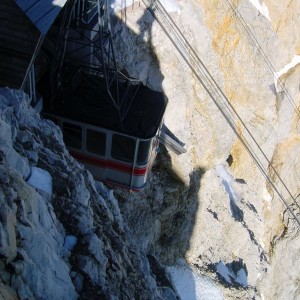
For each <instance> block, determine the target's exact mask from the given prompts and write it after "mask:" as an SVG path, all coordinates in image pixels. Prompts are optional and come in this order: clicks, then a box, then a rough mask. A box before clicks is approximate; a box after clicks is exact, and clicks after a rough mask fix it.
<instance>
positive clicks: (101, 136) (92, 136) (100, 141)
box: [86, 129, 106, 156]
mask: <svg viewBox="0 0 300 300" xmlns="http://www.w3.org/2000/svg"><path fill="white" fill-rule="evenodd" d="M105 144H106V135H105V133H103V132H99V131H95V130H90V129H87V131H86V149H87V151H88V152H91V153H94V154H97V155H102V156H104V155H105Z"/></svg>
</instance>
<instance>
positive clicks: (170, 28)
mask: <svg viewBox="0 0 300 300" xmlns="http://www.w3.org/2000/svg"><path fill="white" fill-rule="evenodd" d="M143 2H144V4H145V5H146V7H147V9H148V10H149V12H150V13H151V14H152V16H153V17H154V19H155V20H156V21H157V22H158V24H159V25H160V26H161V28H162V29H163V31H164V32H165V33H166V35H167V36H168V37H169V39H170V41H171V42H172V43H173V45H174V46H175V48H176V49H177V50H178V52H179V53H180V55H181V56H182V58H183V59H184V61H185V62H186V63H187V65H188V66H189V67H190V69H191V71H192V72H193V74H194V75H195V76H196V78H197V79H198V81H199V82H200V83H201V85H202V86H203V87H204V89H205V90H206V92H207V93H208V95H209V96H210V98H211V99H212V100H213V102H214V103H215V105H216V106H217V108H218V109H219V110H220V112H221V113H222V115H223V116H224V118H225V119H226V121H227V123H228V124H229V126H230V127H231V128H232V130H233V131H234V133H235V134H236V135H237V137H238V138H239V140H240V141H241V143H242V144H243V146H244V147H245V149H246V150H247V152H248V153H249V155H250V156H251V158H252V159H253V160H254V162H255V164H256V165H257V167H258V169H259V170H260V172H261V173H262V174H263V176H264V177H265V178H266V179H267V181H268V182H269V183H270V185H271V186H272V188H273V190H274V191H275V192H276V193H277V194H278V196H279V198H280V199H281V201H282V203H283V204H284V205H285V207H286V208H287V210H288V212H289V213H290V215H291V216H292V218H293V219H294V220H295V221H296V222H297V223H298V225H299V226H300V220H299V218H298V217H297V215H296V214H295V213H294V211H293V209H292V207H291V205H295V206H296V207H298V209H300V206H299V204H298V203H297V202H296V200H295V199H294V197H293V196H292V194H291V192H290V191H289V189H288V187H287V186H286V184H285V183H284V182H283V180H282V179H281V177H280V175H279V174H278V172H277V171H276V170H275V168H274V167H273V165H272V163H271V161H270V160H269V159H268V158H267V156H266V154H265V153H264V151H263V150H262V148H261V147H260V146H259V144H258V142H257V141H256V140H255V138H254V136H253V135H252V133H251V132H250V130H249V129H248V127H247V126H246V124H245V122H244V121H243V120H242V119H241V117H240V115H239V114H238V112H237V111H236V110H235V108H234V107H233V106H232V104H231V103H230V101H229V99H228V98H227V97H226V95H225V94H224V92H223V91H222V89H221V88H220V86H219V85H218V84H217V82H216V81H215V79H214V78H213V76H212V75H211V74H210V72H209V71H208V69H207V68H206V66H205V65H204V63H203V62H202V60H201V59H200V58H199V56H198V55H197V53H196V52H195V51H194V49H193V48H192V46H191V45H190V43H189V42H188V40H187V39H186V38H185V37H184V35H183V33H182V32H181V30H180V29H179V27H178V26H177V25H176V23H175V22H174V21H173V19H172V18H171V17H170V15H169V14H168V12H167V11H166V10H165V8H164V7H163V5H162V4H161V3H160V1H158V0H154V1H150V0H143ZM237 121H239V122H240V124H241V125H242V126H243V128H244V129H245V132H246V133H247V134H248V139H246V137H245V136H244V135H243V134H241V133H239V130H238V126H237ZM249 141H251V142H252V146H251V144H250V142H249ZM253 147H256V148H257V149H258V151H254V149H253ZM256 152H258V153H259V154H260V155H261V156H262V158H264V159H265V160H266V162H267V165H268V167H269V168H270V169H271V170H272V171H273V172H274V175H275V176H276V177H277V178H278V180H279V182H280V183H281V184H282V186H283V188H284V189H285V191H286V192H287V193H288V195H289V196H290V199H292V200H293V203H292V204H289V203H287V201H286V199H285V198H284V197H283V195H282V194H281V192H280V191H279V189H278V187H277V186H276V185H275V183H274V182H273V180H272V179H271V178H270V176H269V175H268V171H267V169H266V167H264V164H263V163H262V161H261V159H260V158H259V157H258V156H257V153H256Z"/></svg>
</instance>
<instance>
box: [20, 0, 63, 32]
mask: <svg viewBox="0 0 300 300" xmlns="http://www.w3.org/2000/svg"><path fill="white" fill-rule="evenodd" d="M66 2H67V0H16V3H17V4H18V6H19V7H20V8H21V10H22V11H23V12H24V13H25V14H26V16H27V17H28V18H29V19H30V21H31V22H32V24H33V25H34V26H35V27H36V28H37V29H38V30H39V32H40V33H42V34H43V35H46V33H47V32H48V30H49V28H50V27H51V25H52V24H53V22H54V20H55V19H56V17H57V16H58V14H59V12H60V11H61V9H62V8H63V7H64V5H65V4H66Z"/></svg>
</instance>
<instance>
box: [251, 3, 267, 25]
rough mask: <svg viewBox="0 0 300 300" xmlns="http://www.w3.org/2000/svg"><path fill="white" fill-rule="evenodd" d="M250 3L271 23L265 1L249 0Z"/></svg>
mask: <svg viewBox="0 0 300 300" xmlns="http://www.w3.org/2000/svg"><path fill="white" fill-rule="evenodd" d="M249 1H250V2H251V4H252V5H253V6H254V7H255V8H256V9H257V10H258V11H259V12H260V13H261V14H262V15H263V16H264V17H265V18H267V19H268V20H269V21H270V22H271V18H270V13H269V9H268V7H267V5H266V4H265V2H264V1H261V0H249Z"/></svg>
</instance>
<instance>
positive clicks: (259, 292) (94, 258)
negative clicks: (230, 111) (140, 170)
mask: <svg viewBox="0 0 300 300" xmlns="http://www.w3.org/2000/svg"><path fill="white" fill-rule="evenodd" d="M163 3H164V4H165V7H166V8H167V10H168V11H169V13H170V14H171V16H172V18H173V19H174V20H175V22H176V23H177V24H178V26H179V28H180V30H181V31H182V32H183V33H184V35H185V37H186V38H187V39H188V41H189V43H190V44H191V45H192V47H193V49H195V51H196V52H197V54H198V55H199V57H200V58H201V60H202V61H203V63H204V64H205V65H206V67H207V68H208V69H209V71H210V73H211V74H212V76H213V77H214V79H215V80H216V82H217V83H218V85H219V86H220V88H221V89H222V90H223V91H224V93H225V94H226V95H227V97H228V99H229V100H230V102H231V104H232V105H233V107H234V109H235V110H236V111H237V112H238V114H239V115H240V117H241V119H242V121H243V122H244V124H245V125H246V126H247V128H249V130H250V131H251V134H253V136H254V138H255V140H256V141H257V143H258V144H259V145H260V147H261V148H262V150H263V152H264V153H265V155H266V157H267V160H268V161H267V162H266V161H265V162H264V163H263V167H264V168H266V170H267V174H265V175H267V176H268V177H269V178H270V179H271V182H272V183H274V184H275V186H276V187H278V189H279V194H280V195H281V194H282V196H283V198H284V199H286V200H287V201H290V200H291V198H294V199H295V200H296V202H298V203H299V200H298V198H297V197H298V195H299V193H300V191H299V183H298V182H299V180H298V179H299V172H298V170H299V164H300V161H299V150H300V139H299V110H298V107H299V101H300V96H299V79H300V69H299V55H300V48H299V36H298V33H297V32H298V28H299V25H300V24H299V22H300V18H299V14H300V6H299V5H297V1H296V0H292V1H288V0H286V1H281V2H280V3H278V1H275V0H268V1H267V0H266V1H246V0H244V1H242V0H236V1H217V0H216V1H208V0H197V1H178V3H176V2H173V1H163ZM232 5H233V6H232ZM117 16H118V17H119V20H118V22H117V23H116V25H115V26H114V37H115V50H116V56H117V60H118V63H119V66H120V68H121V69H126V71H127V72H128V73H129V74H130V75H131V76H133V77H138V78H140V79H141V80H143V82H144V83H145V84H147V85H148V86H150V87H151V88H153V89H156V90H163V91H164V93H165V94H166V95H167V97H168V98H169V106H168V108H167V112H166V116H165V124H166V125H167V127H168V128H169V129H170V130H171V131H172V132H173V134H174V135H176V136H177V137H178V138H179V139H180V140H181V141H183V142H184V143H185V147H186V149H187V152H186V153H185V154H182V155H180V156H176V155H174V154H173V153H171V152H169V151H168V150H166V149H165V148H164V147H161V151H160V153H159V155H158V158H157V161H156V164H155V165H154V167H153V172H152V175H151V177H150V178H149V184H148V186H147V187H146V189H145V190H144V191H143V192H141V193H133V194H132V193H129V192H126V191H124V190H115V191H114V193H113V192H112V191H111V190H109V189H107V188H105V187H104V186H103V185H102V184H99V183H95V182H94V180H93V179H92V178H91V176H90V174H89V173H88V172H87V171H86V170H85V169H84V168H83V167H82V166H81V165H79V164H78V163H77V162H76V161H75V160H74V159H73V158H72V157H71V156H69V154H68V152H67V150H66V149H65V148H64V144H63V141H62V136H61V132H60V131H59V130H58V128H57V127H55V126H54V125H53V124H52V123H51V122H50V121H46V120H42V119H41V118H40V116H39V115H38V114H37V113H35V112H34V111H33V110H32V109H31V108H30V107H29V105H28V99H27V98H26V97H25V96H24V95H23V94H22V93H21V92H18V91H8V90H6V89H2V90H1V93H2V96H1V99H0V109H1V114H0V126H1V127H0V128H1V130H0V157H1V161H0V167H1V173H0V186H1V189H0V201H1V216H0V217H1V228H0V239H1V249H0V254H1V256H0V257H1V264H0V274H1V282H0V295H1V296H2V297H3V298H4V299H18V298H19V299H52V298H53V297H54V295H55V297H54V298H57V299H76V298H79V297H80V298H82V299H102V298H103V299H106V298H107V299H160V298H162V299H176V297H177V294H176V291H175V290H176V287H174V286H173V284H172V283H171V282H170V280H169V277H168V274H167V273H166V271H165V268H164V267H163V266H171V267H169V268H168V269H169V270H173V269H172V268H173V266H174V265H175V266H176V267H177V264H179V268H180V265H181V264H182V259H184V260H185V263H186V265H185V267H184V270H185V271H184V272H182V274H184V273H185V272H186V270H187V268H190V270H193V272H195V273H197V276H200V275H199V273H200V274H202V275H205V276H207V277H210V280H213V281H214V282H215V283H216V285H217V286H218V287H219V288H220V289H221V290H222V294H223V297H224V298H225V299H297V298H299V297H300V289H299V270H298V267H297V265H298V261H299V255H300V235H299V229H298V226H297V223H295V222H293V220H292V218H291V215H290V214H289V212H288V211H287V210H286V207H285V206H284V205H283V204H282V201H281V199H280V197H279V195H278V193H276V192H274V188H273V187H272V185H271V184H270V182H269V181H268V180H267V179H266V176H263V175H262V174H261V172H260V171H259V169H258V168H257V166H256V164H255V163H254V161H253V160H252V159H251V157H250V156H249V154H248V153H247V151H246V150H245V148H244V147H243V145H242V143H241V141H240V140H239V139H238V138H237V137H236V136H235V134H234V133H233V132H232V130H231V128H230V126H229V125H228V124H227V122H226V120H225V119H224V118H223V116H222V114H221V113H220V111H219V110H218V109H217V107H216V106H215V105H214V103H213V102H212V100H211V98H210V97H209V96H208V95H207V93H206V92H205V90H204V89H203V86H201V84H200V83H199V82H198V80H197V78H196V77H195V75H194V74H193V73H192V72H191V70H190V69H189V68H188V67H187V65H186V64H185V62H184V61H183V59H182V58H181V56H180V55H179V53H178V52H177V51H176V49H175V48H174V46H173V45H172V43H171V41H170V40H168V38H167V37H166V35H165V33H164V32H163V30H162V29H161V27H160V26H159V25H158V23H157V22H156V21H155V20H154V18H153V16H151V14H150V13H149V12H148V11H147V10H146V9H145V7H144V6H143V4H142V3H137V2H135V3H134V4H133V5H132V6H129V7H127V9H126V13H124V11H123V12H119V13H117ZM245 24H246V25H245ZM249 30H250V31H249ZM252 34H253V35H252ZM253 36H254V38H253ZM235 121H236V125H237V128H238V132H239V133H241V134H244V133H245V128H244V127H243V124H242V123H241V122H240V121H239V120H235ZM44 171H46V172H47V173H43V172H44ZM35 174H40V175H38V177H41V178H48V179H47V180H46V179H44V180H46V181H47V185H48V186H50V188H49V189H44V188H42V189H41V187H40V186H39V185H38V184H37V182H38V180H37V179H35V178H34V175H35ZM41 174H44V175H41ZM45 174H46V175H45ZM278 175H279V177H278ZM49 178H50V179H49ZM281 179H282V180H283V182H284V183H285V185H286V186H287V189H285V188H284V186H283V185H282V182H281ZM44 183H45V182H44ZM43 186H44V185H43ZM51 186H52V188H51ZM287 191H289V192H290V194H289V193H288V192H287ZM289 203H290V202H289ZM291 208H292V211H293V212H294V213H295V214H297V213H298V212H299V211H298V210H297V208H296V206H295V205H294V206H291ZM178 260H179V262H178ZM170 274H172V272H170ZM207 277H206V278H207ZM193 278H194V279H192V280H191V281H193V280H194V281H195V280H196V279H195V277H193ZM195 286H196V285H195V284H194V288H195ZM178 289H179V288H178V286H177V291H178V292H180V291H179V290H178ZM180 296H181V297H182V299H187V298H188V297H192V298H193V299H196V298H197V297H201V296H199V294H198V293H197V292H196V291H195V292H194V293H192V292H191V291H189V294H182V293H181V294H180Z"/></svg>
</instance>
